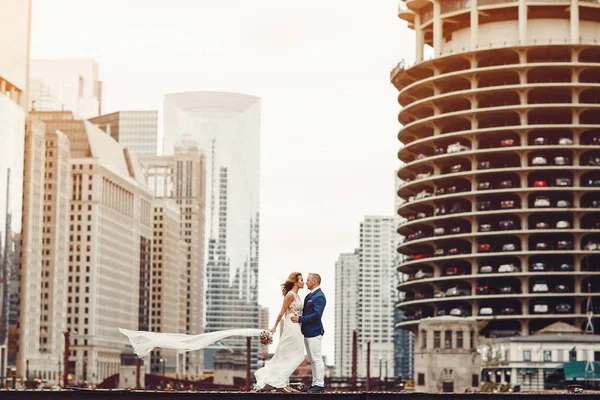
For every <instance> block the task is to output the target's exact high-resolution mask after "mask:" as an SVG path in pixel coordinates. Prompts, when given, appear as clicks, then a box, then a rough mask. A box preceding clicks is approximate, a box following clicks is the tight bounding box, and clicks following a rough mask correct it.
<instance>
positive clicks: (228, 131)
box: [164, 92, 261, 369]
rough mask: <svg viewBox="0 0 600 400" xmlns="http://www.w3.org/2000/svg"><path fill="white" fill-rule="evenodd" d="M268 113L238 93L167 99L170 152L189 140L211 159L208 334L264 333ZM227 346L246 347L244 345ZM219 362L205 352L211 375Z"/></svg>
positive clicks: (208, 181)
mask: <svg viewBox="0 0 600 400" xmlns="http://www.w3.org/2000/svg"><path fill="white" fill-rule="evenodd" d="M260 110H261V107H260V99H258V98H256V97H252V96H246V95H242V94H236V93H223V92H189V93H175V94H169V95H167V96H166V97H165V109H164V132H165V137H164V149H165V151H166V152H170V151H171V149H172V148H173V144H174V142H175V141H176V140H178V138H179V137H180V136H181V135H182V134H184V133H187V134H189V135H190V136H191V137H192V138H193V139H194V140H195V141H196V142H197V143H198V146H199V147H200V148H202V149H204V151H205V153H206V196H207V212H206V218H207V221H206V231H205V232H206V238H207V240H206V242H205V254H206V261H205V265H206V331H207V332H211V331H217V330H221V329H231V328H257V327H258V257H259V194H260ZM227 343H228V345H229V346H230V348H232V349H234V350H235V349H240V350H243V351H244V350H245V347H246V341H245V339H243V338H240V339H237V338H236V339H231V340H228V342H227ZM257 348H258V346H255V348H254V352H253V365H256V361H257V358H256V350H257ZM213 355H214V351H213V350H207V351H206V352H205V366H206V367H207V368H208V369H212V368H213V364H212V359H213Z"/></svg>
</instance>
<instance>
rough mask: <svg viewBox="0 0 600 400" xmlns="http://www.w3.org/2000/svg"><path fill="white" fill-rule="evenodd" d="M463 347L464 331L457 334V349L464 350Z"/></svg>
mask: <svg viewBox="0 0 600 400" xmlns="http://www.w3.org/2000/svg"><path fill="white" fill-rule="evenodd" d="M463 346H464V344H463V331H458V332H456V348H457V349H462V348H463Z"/></svg>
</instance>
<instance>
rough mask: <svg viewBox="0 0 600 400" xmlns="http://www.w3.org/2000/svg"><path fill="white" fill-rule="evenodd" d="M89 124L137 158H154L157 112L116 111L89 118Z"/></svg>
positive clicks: (156, 139)
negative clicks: (94, 125)
mask: <svg viewBox="0 0 600 400" xmlns="http://www.w3.org/2000/svg"><path fill="white" fill-rule="evenodd" d="M90 122H92V123H94V124H96V125H97V126H98V127H99V128H100V129H102V130H103V131H104V132H106V133H107V134H109V135H110V136H112V137H113V139H115V140H116V141H117V142H119V143H121V144H122V145H123V146H125V147H127V148H128V149H129V150H131V151H133V152H134V153H135V154H137V155H138V156H156V155H157V151H158V111H152V110H149V111H142V110H139V111H117V112H114V113H111V114H105V115H100V116H98V117H94V118H90Z"/></svg>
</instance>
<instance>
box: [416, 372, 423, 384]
mask: <svg viewBox="0 0 600 400" xmlns="http://www.w3.org/2000/svg"><path fill="white" fill-rule="evenodd" d="M417 385H419V386H425V374H421V373H419V374H418V375H417Z"/></svg>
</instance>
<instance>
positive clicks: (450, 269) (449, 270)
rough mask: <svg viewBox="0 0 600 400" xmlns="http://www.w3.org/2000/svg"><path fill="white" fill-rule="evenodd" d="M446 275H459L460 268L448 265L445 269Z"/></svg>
mask: <svg viewBox="0 0 600 400" xmlns="http://www.w3.org/2000/svg"><path fill="white" fill-rule="evenodd" d="M445 273H446V276H453V275H458V274H459V273H460V269H459V268H458V267H455V266H452V267H446V270H445Z"/></svg>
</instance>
